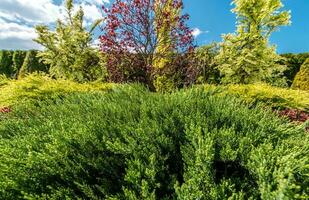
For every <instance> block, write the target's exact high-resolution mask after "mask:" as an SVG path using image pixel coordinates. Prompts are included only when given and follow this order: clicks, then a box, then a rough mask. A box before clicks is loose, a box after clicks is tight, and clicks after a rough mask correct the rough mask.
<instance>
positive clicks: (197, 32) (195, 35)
mask: <svg viewBox="0 0 309 200" xmlns="http://www.w3.org/2000/svg"><path fill="white" fill-rule="evenodd" d="M208 32H209V31H202V30H200V29H199V28H194V29H193V31H192V35H193V36H194V37H198V36H199V35H201V34H204V33H208Z"/></svg>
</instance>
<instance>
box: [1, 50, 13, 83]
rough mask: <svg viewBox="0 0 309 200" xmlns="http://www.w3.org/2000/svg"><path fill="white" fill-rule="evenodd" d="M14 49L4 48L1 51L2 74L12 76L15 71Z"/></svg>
mask: <svg viewBox="0 0 309 200" xmlns="http://www.w3.org/2000/svg"><path fill="white" fill-rule="evenodd" d="M12 57H13V51H9V50H2V51H0V74H4V75H5V76H7V77H11V76H12V74H13V73H14V72H13V68H12V65H13V61H12Z"/></svg>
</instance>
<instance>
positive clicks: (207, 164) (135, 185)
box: [0, 85, 309, 200]
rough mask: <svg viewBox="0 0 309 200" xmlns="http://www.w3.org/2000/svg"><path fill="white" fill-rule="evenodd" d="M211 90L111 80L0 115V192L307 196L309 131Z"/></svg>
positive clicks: (14, 195) (29, 195) (5, 195)
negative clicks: (98, 88)
mask: <svg viewBox="0 0 309 200" xmlns="http://www.w3.org/2000/svg"><path fill="white" fill-rule="evenodd" d="M214 94H217V91H216V90H212V89H209V90H208V91H207V92H205V91H204V89H191V90H185V91H181V92H177V93H173V94H160V93H151V92H148V91H146V90H145V89H144V88H141V87H139V86H138V87H137V86H128V85H126V86H117V87H114V88H113V89H112V91H110V92H107V93H98V92H94V93H75V94H71V95H69V96H63V97H61V98H55V99H52V100H50V99H49V100H46V101H41V102H36V103H35V104H33V103H31V104H25V105H21V106H14V107H13V110H14V111H13V112H12V113H10V114H2V115H0V119H1V120H0V160H1V163H0V166H1V167H0V198H1V199H7V200H10V199H14V200H15V199H109V200H112V199H113V200H116V199H134V200H137V199H138V200H140V199H165V200H167V199H171V200H172V199H186V200H187V199H201V200H204V199H205V200H212V199H213V200H217V199H220V200H221V199H222V200H225V199H244V200H247V199H252V200H253V199H261V200H269V199H301V198H302V199H306V198H308V195H309V191H308V184H309V182H308V164H309V163H308V162H309V157H308V155H309V148H308V142H309V135H308V134H306V133H305V132H304V130H303V127H302V126H296V125H292V124H289V123H287V121H286V120H284V119H279V118H277V117H276V116H275V115H274V114H273V113H272V112H268V111H265V110H264V109H262V108H256V109H250V108H248V107H247V106H246V105H244V104H243V103H240V102H239V100H237V99H235V98H232V97H229V96H218V95H214Z"/></svg>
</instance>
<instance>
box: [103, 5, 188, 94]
mask: <svg viewBox="0 0 309 200" xmlns="http://www.w3.org/2000/svg"><path fill="white" fill-rule="evenodd" d="M182 8H183V3H182V1H181V0H116V1H115V2H114V3H113V4H112V5H111V7H110V8H106V7H103V11H104V13H105V14H106V21H105V24H104V25H103V27H102V31H103V33H102V35H101V36H100V41H101V51H102V52H103V53H104V54H106V55H107V59H108V65H107V69H108V72H109V79H110V80H111V81H113V82H135V81H137V82H142V83H145V84H147V85H148V86H149V88H150V89H153V90H156V91H161V90H165V91H166V90H170V89H172V88H175V87H180V86H182V85H183V84H184V83H185V82H189V77H190V73H191V71H192V70H191V67H190V64H189V63H185V59H181V58H183V57H187V56H190V55H191V52H193V49H194V45H193V36H192V30H190V29H189V28H188V26H187V25H186V21H187V20H188V18H189V16H188V15H187V14H185V15H182V14H181V10H182Z"/></svg>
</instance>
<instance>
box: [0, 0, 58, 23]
mask: <svg viewBox="0 0 309 200" xmlns="http://www.w3.org/2000/svg"><path fill="white" fill-rule="evenodd" d="M59 11H60V6H58V5H56V4H54V3H53V1H52V0H36V1H33V0H1V7H0V13H2V17H3V18H4V19H7V20H12V21H13V20H14V21H24V22H26V23H50V22H53V21H55V19H57V17H58V16H59V14H60V12H59Z"/></svg>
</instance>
